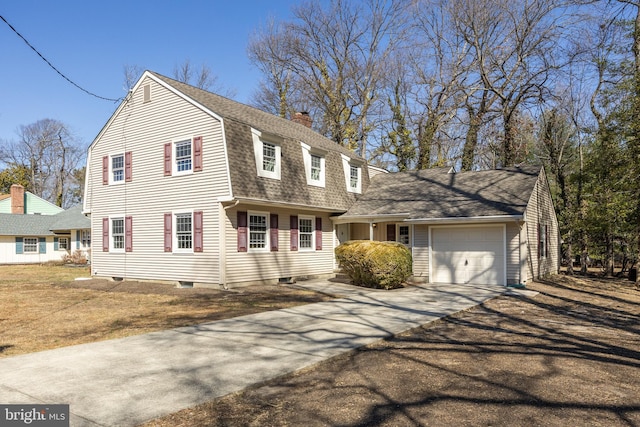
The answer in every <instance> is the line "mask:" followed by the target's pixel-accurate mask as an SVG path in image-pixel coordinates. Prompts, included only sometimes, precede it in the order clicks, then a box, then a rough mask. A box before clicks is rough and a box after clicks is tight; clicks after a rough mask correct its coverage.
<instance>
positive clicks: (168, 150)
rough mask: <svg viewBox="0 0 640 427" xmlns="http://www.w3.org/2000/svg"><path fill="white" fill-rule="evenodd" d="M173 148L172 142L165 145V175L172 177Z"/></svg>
mask: <svg viewBox="0 0 640 427" xmlns="http://www.w3.org/2000/svg"><path fill="white" fill-rule="evenodd" d="M172 150H173V146H172V144H171V143H170V142H168V143H166V144H164V175H165V176H170V175H171V151H172Z"/></svg>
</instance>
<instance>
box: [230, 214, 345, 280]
mask: <svg viewBox="0 0 640 427" xmlns="http://www.w3.org/2000/svg"><path fill="white" fill-rule="evenodd" d="M239 211H241V212H249V213H251V212H256V213H261V212H262V213H268V214H269V215H271V214H275V215H277V216H278V250H277V251H271V249H270V248H266V250H263V251H252V250H251V249H250V248H249V249H248V250H247V252H240V251H239V250H238V212H239ZM291 216H298V217H300V216H306V217H308V216H313V217H314V218H321V221H322V249H321V250H316V249H315V248H314V249H313V250H307V251H305V250H302V249H301V248H299V249H298V250H297V251H292V250H291V227H290V225H291V223H290V221H291ZM225 231H226V239H225V250H226V255H225V257H226V265H227V267H226V268H227V269H226V282H227V285H229V286H233V285H234V284H239V283H242V282H244V283H274V282H277V281H278V279H280V278H288V277H292V278H294V279H295V278H296V277H313V276H324V275H331V274H333V267H334V263H333V262H334V255H333V224H332V222H331V220H330V219H329V215H328V214H327V213H321V212H309V211H304V210H298V209H284V208H275V207H265V206H258V205H242V204H241V205H238V206H235V207H233V208H230V209H228V210H227V211H226V216H225ZM248 234H249V231H248V230H247V241H248V239H249V235H248ZM269 246H270V245H269Z"/></svg>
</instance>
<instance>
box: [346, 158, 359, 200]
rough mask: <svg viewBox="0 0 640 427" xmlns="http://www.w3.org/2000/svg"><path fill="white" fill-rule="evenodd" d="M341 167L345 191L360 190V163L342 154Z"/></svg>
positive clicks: (356, 191)
mask: <svg viewBox="0 0 640 427" xmlns="http://www.w3.org/2000/svg"><path fill="white" fill-rule="evenodd" d="M342 167H343V168H344V178H345V183H346V186H347V191H349V192H351V193H361V192H362V163H360V162H358V161H357V160H353V159H351V158H349V157H348V156H346V155H344V154H342Z"/></svg>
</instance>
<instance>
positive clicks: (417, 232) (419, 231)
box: [412, 224, 429, 281]
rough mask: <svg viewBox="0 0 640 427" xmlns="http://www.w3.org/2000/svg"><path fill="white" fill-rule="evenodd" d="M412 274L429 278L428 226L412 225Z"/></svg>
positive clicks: (425, 278)
mask: <svg viewBox="0 0 640 427" xmlns="http://www.w3.org/2000/svg"><path fill="white" fill-rule="evenodd" d="M412 255H413V276H414V277H420V278H421V279H424V280H426V281H428V280H429V227H428V226H426V225H421V224H416V225H414V226H413V248H412Z"/></svg>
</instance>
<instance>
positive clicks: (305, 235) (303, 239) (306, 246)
mask: <svg viewBox="0 0 640 427" xmlns="http://www.w3.org/2000/svg"><path fill="white" fill-rule="evenodd" d="M315 223H316V218H315V217H313V216H302V215H300V216H298V247H299V248H300V250H301V251H313V250H315V248H316V245H315V227H314V226H315Z"/></svg>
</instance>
